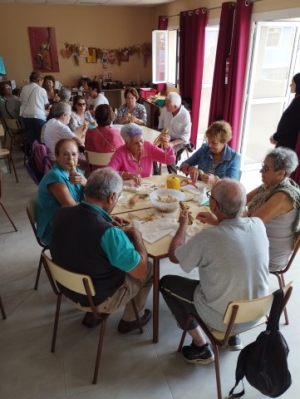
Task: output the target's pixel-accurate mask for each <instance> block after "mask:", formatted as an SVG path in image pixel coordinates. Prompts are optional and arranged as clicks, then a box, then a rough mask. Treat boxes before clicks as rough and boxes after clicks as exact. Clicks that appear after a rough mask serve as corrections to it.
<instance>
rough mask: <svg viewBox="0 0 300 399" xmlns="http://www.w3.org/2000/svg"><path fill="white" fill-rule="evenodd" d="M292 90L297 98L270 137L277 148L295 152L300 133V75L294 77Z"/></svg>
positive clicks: (291, 85)
mask: <svg viewBox="0 0 300 399" xmlns="http://www.w3.org/2000/svg"><path fill="white" fill-rule="evenodd" d="M290 88H291V93H295V97H294V99H293V101H292V102H291V103H290V105H289V106H288V107H287V109H286V110H285V111H284V113H283V114H282V116H281V118H280V121H279V123H278V126H277V130H276V133H274V134H273V135H272V136H271V137H270V142H271V143H272V144H276V147H287V148H290V149H292V150H295V149H296V143H297V139H298V135H299V131H300V117H299V115H300V73H297V74H296V75H295V76H294V77H293V79H292V82H291V84H290Z"/></svg>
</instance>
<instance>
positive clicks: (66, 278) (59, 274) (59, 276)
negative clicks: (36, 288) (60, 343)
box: [42, 252, 143, 384]
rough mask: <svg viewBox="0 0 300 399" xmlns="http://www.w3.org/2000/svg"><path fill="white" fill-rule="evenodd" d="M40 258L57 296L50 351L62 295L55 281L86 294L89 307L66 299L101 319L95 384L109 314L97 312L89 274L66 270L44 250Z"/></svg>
mask: <svg viewBox="0 0 300 399" xmlns="http://www.w3.org/2000/svg"><path fill="white" fill-rule="evenodd" d="M42 258H43V265H44V267H45V270H46V273H47V276H48V278H49V281H50V284H51V286H52V289H53V291H54V293H55V295H56V296H57V301H56V312H55V320H54V329H53V335H52V343H51V352H52V353H54V352H55V343H56V335H57V327H58V319H59V312H60V305H61V298H62V296H63V294H62V293H61V292H60V290H59V288H58V286H57V282H58V283H60V284H61V285H63V286H64V287H66V288H68V289H70V290H72V291H74V292H76V293H78V294H82V295H86V296H87V299H88V302H89V304H90V307H85V308H84V310H83V309H82V307H81V306H80V305H79V304H78V303H77V302H73V301H72V300H70V298H67V299H68V302H69V303H70V302H71V303H72V305H74V306H75V307H76V308H77V309H80V310H81V311H84V312H87V311H88V312H92V313H93V316H94V318H96V319H99V320H101V323H100V324H101V327H100V335H99V341H98V349H97V355H96V362H95V368H94V377H93V384H96V383H97V379H98V370H99V364H100V358H101V351H102V345H103V339H104V333H105V327H106V322H107V319H108V317H109V316H110V314H107V313H98V312H97V307H96V305H95V304H94V301H93V296H95V294H96V292H95V288H94V284H93V282H92V279H91V277H90V276H88V275H85V274H78V273H73V272H70V271H68V270H65V269H63V268H61V267H60V266H58V265H57V264H55V263H54V262H53V261H52V260H51V259H50V258H49V257H48V256H47V255H46V254H45V252H42ZM131 303H132V306H133V309H134V312H135V316H136V319H137V320H138V321H139V326H140V328H139V329H140V333H141V334H142V333H143V329H142V326H141V320H140V317H139V315H138V311H137V308H136V304H135V301H134V299H132V300H131Z"/></svg>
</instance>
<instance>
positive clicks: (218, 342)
mask: <svg viewBox="0 0 300 399" xmlns="http://www.w3.org/2000/svg"><path fill="white" fill-rule="evenodd" d="M292 288H293V287H292V283H289V284H288V285H287V286H285V287H284V288H283V291H284V299H283V304H282V310H281V311H283V309H284V308H285V306H286V304H287V302H288V300H289V298H290V296H291V293H292ZM272 302H273V294H270V295H267V296H265V297H262V298H257V299H251V300H239V301H231V302H229V303H228V305H227V308H226V310H225V313H224V316H223V323H224V324H226V325H227V328H226V331H225V332H222V331H218V330H213V329H211V327H209V326H208V325H207V324H206V323H205V322H204V321H203V320H202V319H201V318H200V317H199V316H198V315H195V314H190V315H189V316H188V317H187V320H186V325H185V329H184V331H183V333H182V337H181V340H180V343H179V347H178V352H181V348H182V346H183V343H184V339H185V336H186V333H187V331H188V328H189V325H190V322H191V321H192V320H193V319H195V320H196V321H197V322H198V324H199V325H200V327H201V328H202V329H203V331H204V332H205V334H206V335H207V337H208V339H209V340H210V342H211V345H212V348H213V351H214V355H215V372H216V382H217V391H218V399H222V390H221V378H220V362H219V347H220V348H225V346H226V345H227V344H228V340H229V338H230V337H231V336H233V335H235V334H233V333H232V330H233V328H234V326H235V325H236V324H240V323H248V322H251V321H255V320H256V324H255V325H254V326H252V327H251V328H254V327H257V326H259V325H261V324H263V323H265V322H266V321H267V316H266V315H268V314H269V311H270V309H271V305H272ZM247 330H249V328H247V329H245V330H244V331H247ZM244 331H243V332H244Z"/></svg>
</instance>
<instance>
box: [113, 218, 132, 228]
mask: <svg viewBox="0 0 300 399" xmlns="http://www.w3.org/2000/svg"><path fill="white" fill-rule="evenodd" d="M112 219H113V225H114V226H117V227H124V226H128V225H129V221H128V220H126V219H123V218H121V217H120V216H113V218H112Z"/></svg>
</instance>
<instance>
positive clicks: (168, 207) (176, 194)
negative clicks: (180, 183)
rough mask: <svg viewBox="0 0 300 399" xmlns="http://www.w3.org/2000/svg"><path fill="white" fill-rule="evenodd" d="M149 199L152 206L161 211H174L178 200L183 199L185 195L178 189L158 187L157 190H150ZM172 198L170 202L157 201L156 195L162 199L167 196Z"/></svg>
mask: <svg viewBox="0 0 300 399" xmlns="http://www.w3.org/2000/svg"><path fill="white" fill-rule="evenodd" d="M149 196H150V200H151V203H152V205H153V206H154V208H157V209H159V210H160V211H161V212H174V211H176V209H177V208H178V207H179V201H183V200H184V198H185V196H184V194H183V193H182V192H181V191H179V190H173V189H171V188H159V189H158V190H155V191H152V193H150V194H149ZM168 196H169V198H170V199H174V201H172V202H162V201H159V199H158V197H160V198H161V199H162V200H166V199H167V198H168Z"/></svg>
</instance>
